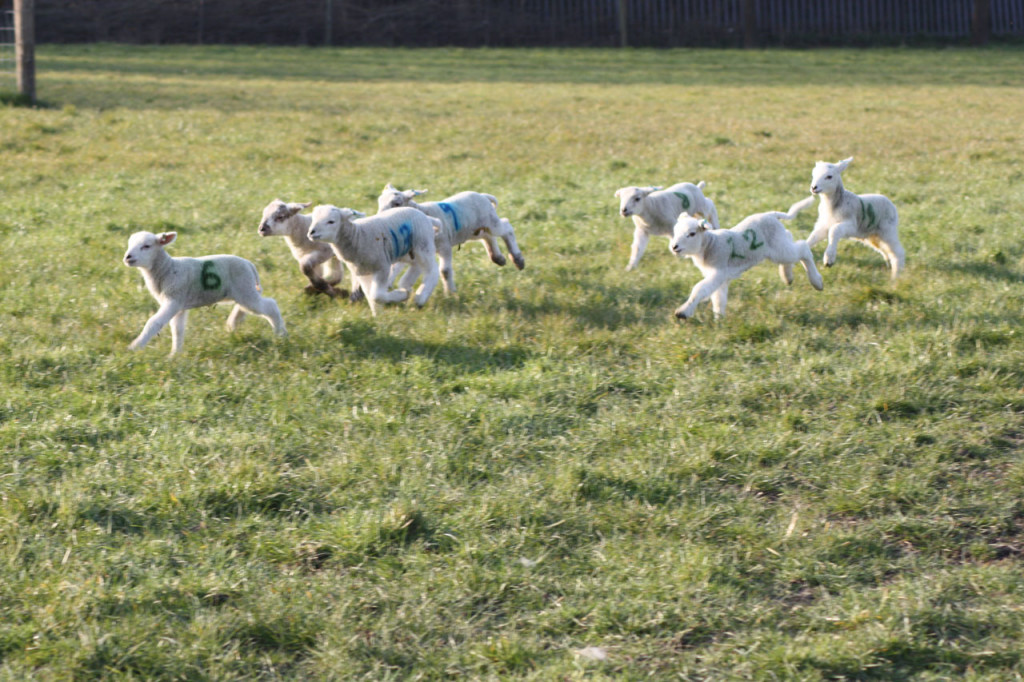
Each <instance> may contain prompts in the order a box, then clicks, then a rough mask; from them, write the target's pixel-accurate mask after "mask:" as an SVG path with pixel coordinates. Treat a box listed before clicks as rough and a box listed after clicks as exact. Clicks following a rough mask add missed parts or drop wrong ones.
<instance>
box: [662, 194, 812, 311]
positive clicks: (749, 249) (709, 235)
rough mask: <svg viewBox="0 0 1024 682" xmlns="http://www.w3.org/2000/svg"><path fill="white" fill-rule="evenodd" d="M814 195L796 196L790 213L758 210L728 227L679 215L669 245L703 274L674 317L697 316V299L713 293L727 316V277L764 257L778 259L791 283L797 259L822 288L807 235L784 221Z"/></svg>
mask: <svg viewBox="0 0 1024 682" xmlns="http://www.w3.org/2000/svg"><path fill="white" fill-rule="evenodd" d="M813 201H814V199H813V198H808V199H804V200H803V201H800V202H797V203H795V204H793V205H792V206H790V208H789V211H788V212H786V213H783V212H781V211H769V212H767V213H755V214H754V215H751V216H748V217H746V218H744V219H743V220H742V221H741V222H740V223H739V224H738V225H736V226H735V227H733V228H730V229H728V230H714V229H711V226H710V225H709V224H708V223H707V222H706V221H704V220H698V219H696V218H693V217H691V216H689V215H686V214H683V215H681V216H679V221H678V222H677V223H676V225H675V228H674V234H673V236H672V241H671V242H670V244H669V247H670V248H671V250H672V252H673V253H674V254H676V255H677V256H687V257H689V258H690V259H691V260H692V261H693V263H694V265H696V266H697V267H698V268H699V269H700V271H701V274H703V275H704V279H702V280H701V281H699V282H697V284H696V285H694V287H693V289H692V290H691V291H690V297H689V298H688V299H687V300H686V302H685V303H683V305H681V306H679V308H678V309H677V310H676V317H677V318H679V319H681V320H685V319H687V318H690V317H693V314H694V313H695V312H696V310H697V304H698V303H700V302H701V301H704V300H705V299H707V298H710V299H711V309H712V310H713V311H714V313H715V317H723V316H724V315H725V306H726V303H727V301H728V298H729V282H731V281H732V280H734V279H736V278H737V277H739V276H740V275H742V274H743V273H744V272H746V271H747V270H749V269H750V268H752V267H754V266H755V265H757V264H758V263H760V262H761V261H763V260H770V261H772V262H773V263H778V264H779V276H780V277H781V278H782V281H783V282H785V283H786V284H792V282H793V265H794V264H795V263H797V262H798V261H799V262H800V263H801V264H802V265H803V266H804V270H806V271H807V279H808V280H809V281H810V283H811V286H813V287H814V288H815V289H817V290H818V291H821V290H822V288H823V287H824V283H823V281H822V278H821V273H820V272H818V269H817V268H816V267H815V266H814V254H812V253H811V249H810V247H809V246H808V245H807V242H806V241H804V240H800V241H793V235H792V234H790V232H789V230H787V229H786V227H785V226H784V225H783V224H782V223H781V222H780V220H792V219H793V218H794V217H796V214H797V213H799V212H800V211H801V210H803V209H804V208H806V207H807V206H809V205H810V204H811V203H812V202H813Z"/></svg>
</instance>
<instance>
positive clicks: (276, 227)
mask: <svg viewBox="0 0 1024 682" xmlns="http://www.w3.org/2000/svg"><path fill="white" fill-rule="evenodd" d="M308 207H309V204H308V203H305V204H296V203H291V204H288V203H285V202H283V201H281V200H280V199H274V200H273V201H271V202H270V203H269V204H267V207H266V208H264V209H263V217H262V218H261V219H260V226H259V234H260V236H261V237H284V240H285V242H286V243H287V244H288V248H289V249H291V252H292V256H294V257H295V260H297V261H298V262H299V267H300V268H301V269H302V274H304V275H305V276H306V278H307V279H309V285H308V286H307V287H306V293H310V294H315V293H317V292H320V293H324V294H327V295H328V296H330V297H331V298H334V297H336V296H348V292H347V291H345V290H344V289H338V288H335V285H337V284H339V283H341V278H342V265H341V261H340V260H338V257H337V256H335V255H334V251H332V250H331V247H330V246H329V245H327V244H324V243H323V242H314V241H311V240H310V239H309V237H308V236H307V234H308V233H309V225H310V223H311V220H310V217H309V216H308V215H302V213H300V211H302V210H303V209H306V208H308ZM359 294H360V292H359V290H358V288H357V289H356V290H355V291H353V292H352V300H356V299H357V298H359Z"/></svg>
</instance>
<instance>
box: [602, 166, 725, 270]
mask: <svg viewBox="0 0 1024 682" xmlns="http://www.w3.org/2000/svg"><path fill="white" fill-rule="evenodd" d="M704 187H705V185H704V181H703V180H702V181H700V182H698V183H697V184H696V185H694V184H693V183H691V182H680V183H677V184H675V185H672V186H671V187H669V188H668V189H662V188H661V187H622V188H620V189H618V190H616V192H615V196H616V197H618V198H619V214H620V215H622V217H623V218H629V217H632V218H633V224H634V225H635V226H636V228H635V229H634V230H633V246H632V247H631V248H630V253H629V263H627V264H626V269H627V270H632V269H634V268H635V267H637V265H639V263H640V259H641V258H642V257H643V255H644V251H645V250H646V249H647V242H648V241H649V240H650V238H651V236H652V235H660V236H667V237H669V238H671V237H672V229H673V228H674V227H675V224H676V220H677V219H678V218H679V216H680V215H682V214H683V213H686V214H688V215H691V216H701V217H703V218H706V219H707V221H708V222H709V223H710V224H711V227H712V228H713V229H716V230H717V229H718V209H716V208H715V204H714V202H712V201H711V200H710V199H708V198H707V197H705V196H704V192H703V189H704Z"/></svg>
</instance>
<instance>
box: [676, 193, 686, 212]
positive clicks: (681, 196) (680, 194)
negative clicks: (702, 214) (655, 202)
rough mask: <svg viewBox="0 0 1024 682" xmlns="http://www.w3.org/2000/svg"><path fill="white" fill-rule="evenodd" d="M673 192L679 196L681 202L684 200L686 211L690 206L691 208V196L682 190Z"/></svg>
mask: <svg viewBox="0 0 1024 682" xmlns="http://www.w3.org/2000/svg"><path fill="white" fill-rule="evenodd" d="M672 194H675V195H676V196H677V197H679V200H680V201H681V202H683V210H684V211H686V210H689V208H690V197H688V196H686V195H685V194H683V193H682V192H672Z"/></svg>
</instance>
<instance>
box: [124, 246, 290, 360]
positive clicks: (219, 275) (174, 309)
mask: <svg viewBox="0 0 1024 682" xmlns="http://www.w3.org/2000/svg"><path fill="white" fill-rule="evenodd" d="M177 236H178V235H177V233H176V232H162V233H160V234H153V233H152V232H136V233H135V234H133V235H132V236H131V237H129V239H128V250H127V252H125V254H124V263H125V265H127V266H128V267H133V268H139V269H140V270H142V277H143V279H145V281H146V288H147V289H149V293H151V294H152V295H153V298H155V299H156V300H157V302H158V303H159V304H160V308H159V309H158V310H157V311H156V313H154V314H153V316H152V317H150V318H149V320H147V321H146V325H145V326H144V327H143V328H142V332H141V333H140V334H139V335H138V337H136V339H135V340H134V341H132V343H131V345H129V346H128V347H129V348H130V349H131V350H139V349H141V348H144V347H145V345H146V344H147V343H149V340H150V339H152V338H153V337H154V336H155V335H156V334H157V332H159V331H160V330H161V329H163V328H164V326H165V325H166V324H167V323H168V322H170V323H171V355H174V354H175V353H178V352H179V351H181V349H182V346H183V345H184V343H185V322H186V319H187V317H188V311H189V310H191V309H192V308H200V307H202V306H208V305H213V304H214V303H219V302H220V301H225V300H231V301H234V302H235V307H234V308H233V309H232V310H231V314H230V315H229V316H228V320H227V327H228V330H230V331H234V329H235V328H236V327H237V326H238V324H239V323H240V322H241V321H242V320H243V319H244V318H245V316H246V313H252V314H253V315H259V316H260V317H262V318H264V319H266V320H267V321H268V322H269V323H270V326H271V327H273V328H274V332H275V333H276V334H277V335H278V336H285V335H286V334H287V331H286V330H285V326H284V320H283V319H281V311H280V310H279V309H278V307H277V303H276V302H275V301H274V299H272V298H267V297H265V296H263V295H262V294H261V290H260V278H259V274H258V273H257V272H256V266H255V265H253V264H252V263H250V262H249V261H247V260H245V259H244V258H239V257H238V256H231V255H217V256H203V257H201V258H174V257H172V256H170V255H169V254H168V253H167V252H166V251H165V250H164V247H165V246H168V245H169V244H171V243H173V242H174V240H175V239H177Z"/></svg>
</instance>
